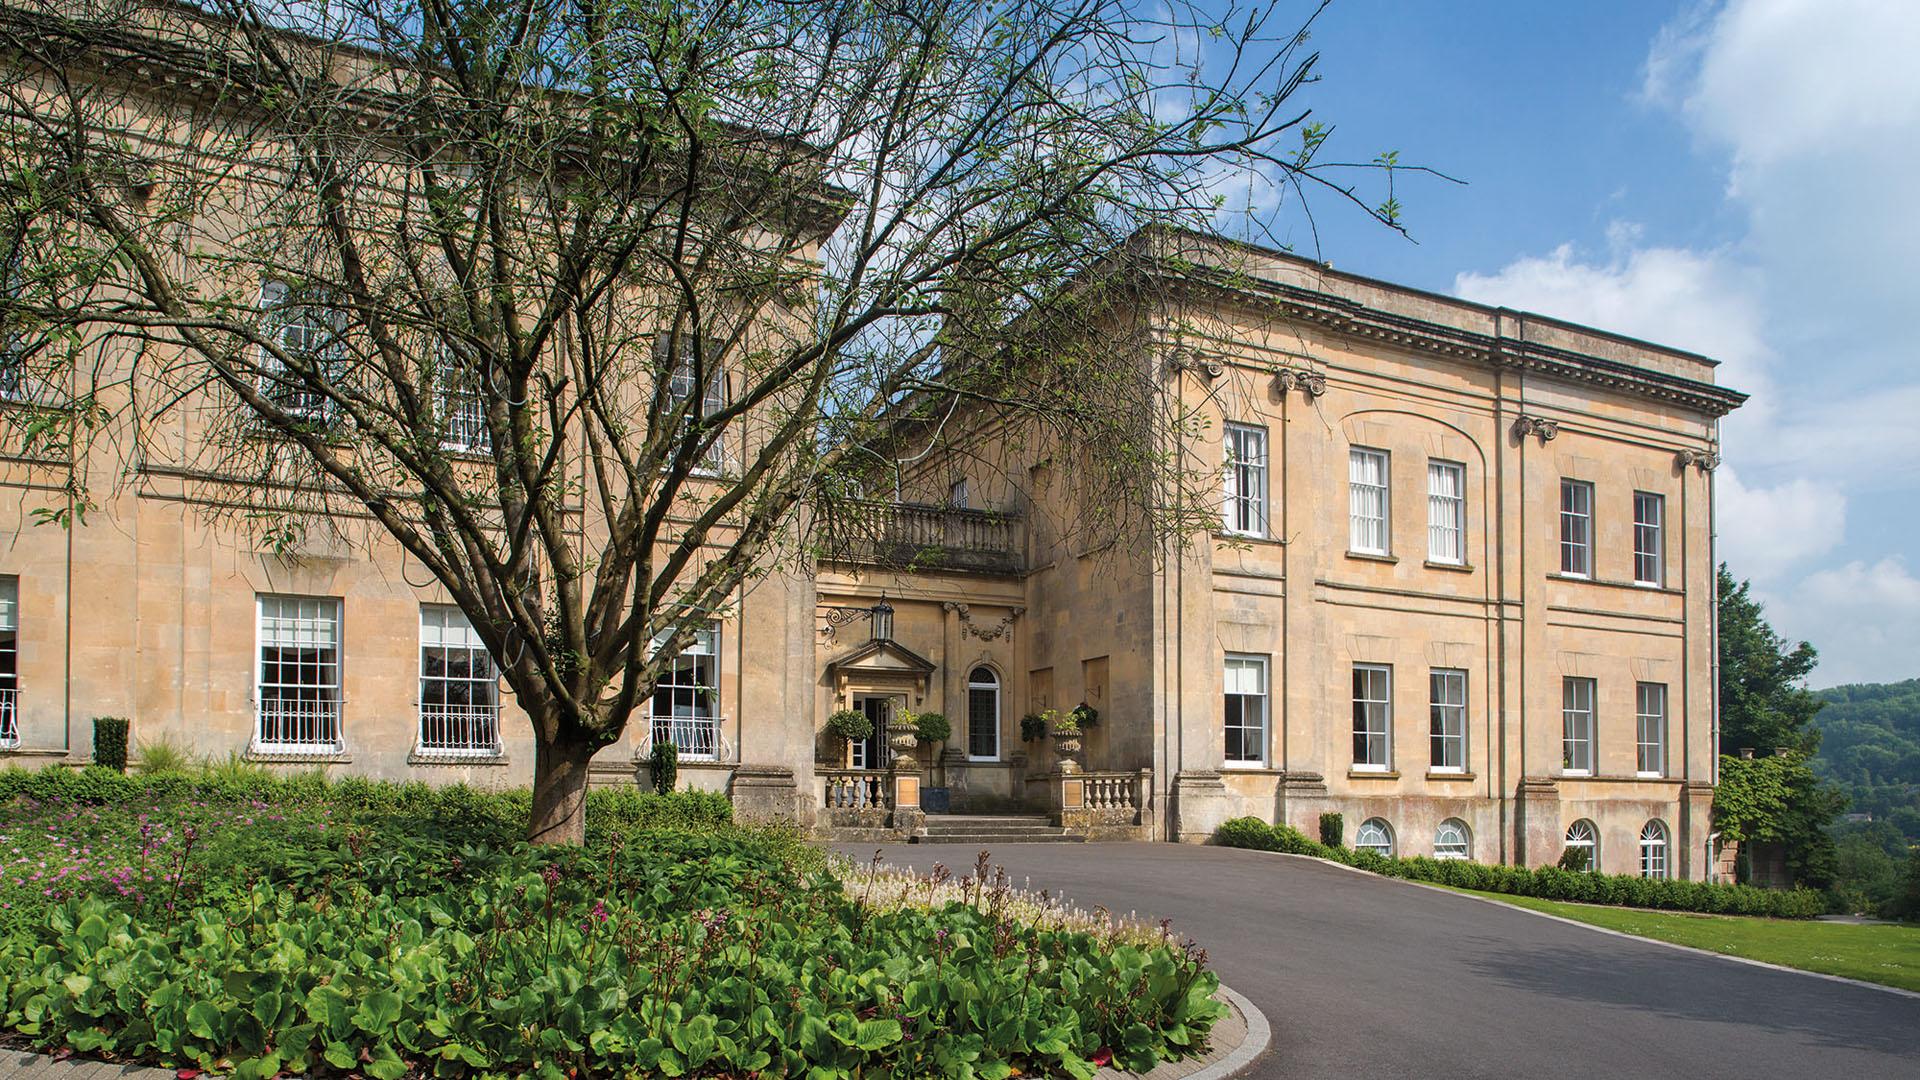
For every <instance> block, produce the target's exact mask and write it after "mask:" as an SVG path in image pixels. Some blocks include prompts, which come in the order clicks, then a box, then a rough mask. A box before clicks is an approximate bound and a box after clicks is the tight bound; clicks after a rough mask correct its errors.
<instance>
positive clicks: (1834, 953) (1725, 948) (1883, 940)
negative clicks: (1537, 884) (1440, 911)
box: [1443, 886, 1920, 991]
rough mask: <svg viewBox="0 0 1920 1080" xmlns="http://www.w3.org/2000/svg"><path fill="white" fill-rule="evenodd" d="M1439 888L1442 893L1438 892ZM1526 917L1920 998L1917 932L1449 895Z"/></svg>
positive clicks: (1893, 927)
mask: <svg viewBox="0 0 1920 1080" xmlns="http://www.w3.org/2000/svg"><path fill="white" fill-rule="evenodd" d="M1443 887H1444V886H1443ZM1454 891H1455V892H1463V893H1467V894H1468V895H1470V896H1483V897H1486V898H1487V899H1489V900H1498V901H1500V902H1501V903H1503V904H1512V905H1514V906H1515V907H1523V908H1527V909H1529V910H1532V911H1544V912H1546V913H1547V914H1549V915H1558V916H1560V917H1562V918H1566V919H1572V920H1574V921H1576V922H1583V923H1589V924H1591V925H1593V926H1600V927H1605V928H1606V929H1608V930H1618V931H1620V932H1621V933H1623V934H1633V935H1635V936H1637V937H1645V938H1653V939H1654V940H1656V941H1667V942H1672V943H1673V944H1675V945H1689V946H1692V947H1693V948H1696V949H1705V950H1707V951H1708V952H1716V953H1722V954H1724V955H1727V956H1740V957H1745V958H1747V959H1749V960H1762V961H1765V962H1767V963H1769V964H1779V965H1781V966H1783V967H1791V968H1799V969H1800V970H1802V971H1817V972H1820V973H1822V974H1825V975H1840V976H1844V977H1845V978H1849V979H1861V980H1863V981H1866V982H1876V983H1881V984H1883V985H1886V986H1897V987H1899V988H1901V989H1903V990H1914V991H1920V926H1899V925H1881V924H1875V925H1867V926H1861V925H1854V924H1850V923H1832V922H1817V921H1813V920H1805V919H1756V918H1749V917H1743V916H1738V915H1692V914H1686V913H1683V912H1672V911H1644V910H1642V909H1639V908H1619V907H1601V906H1598V905H1595V904H1568V903H1563V902H1561V901H1558V900H1539V899H1535V898H1533V897H1530V896H1508V895H1505V894H1503V893H1490V892H1476V891H1474V890H1472V889H1455V890H1454Z"/></svg>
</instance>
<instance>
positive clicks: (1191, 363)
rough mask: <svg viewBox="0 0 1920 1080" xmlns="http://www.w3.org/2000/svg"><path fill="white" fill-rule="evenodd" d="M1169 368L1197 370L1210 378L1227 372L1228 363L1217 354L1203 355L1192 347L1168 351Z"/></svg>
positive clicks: (1215, 377)
mask: <svg viewBox="0 0 1920 1080" xmlns="http://www.w3.org/2000/svg"><path fill="white" fill-rule="evenodd" d="M1167 370H1169V371H1197V372H1199V373H1200V374H1202V375H1205V376H1206V377H1207V378H1209V379H1217V378H1219V377H1220V376H1221V375H1223V374H1225V373H1226V370H1227V365H1225V364H1223V363H1221V362H1220V358H1219V357H1217V356H1203V355H1201V354H1200V353H1197V352H1194V351H1193V350H1192V349H1174V350H1172V351H1171V352H1169V353H1167Z"/></svg>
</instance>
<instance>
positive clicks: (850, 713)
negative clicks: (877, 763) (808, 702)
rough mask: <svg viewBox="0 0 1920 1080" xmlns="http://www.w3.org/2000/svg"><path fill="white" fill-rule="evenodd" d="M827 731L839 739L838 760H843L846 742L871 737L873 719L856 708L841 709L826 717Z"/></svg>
mask: <svg viewBox="0 0 1920 1080" xmlns="http://www.w3.org/2000/svg"><path fill="white" fill-rule="evenodd" d="M827 733H828V734H830V735H832V736H833V737H834V738H835V739H837V740H839V748H840V760H841V761H845V760H846V759H847V746H848V744H850V743H856V742H859V741H860V740H862V739H870V738H872V737H873V721H872V720H871V719H869V718H868V716H867V714H866V713H863V712H861V711H860V710H858V709H841V710H840V711H839V712H837V713H834V714H833V715H832V716H829V717H827ZM869 764H871V762H869Z"/></svg>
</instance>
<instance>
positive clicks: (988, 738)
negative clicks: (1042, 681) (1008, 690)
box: [967, 666, 1000, 761]
mask: <svg viewBox="0 0 1920 1080" xmlns="http://www.w3.org/2000/svg"><path fill="white" fill-rule="evenodd" d="M999 758H1000V677H999V676H998V675H995V674H994V673H993V669H992V668H990V667H986V666H981V667H977V668H974V669H973V672H972V674H970V675H968V676H967V759H968V760H970V761H997V760H999Z"/></svg>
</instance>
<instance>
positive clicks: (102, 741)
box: [93, 716, 133, 773]
mask: <svg viewBox="0 0 1920 1080" xmlns="http://www.w3.org/2000/svg"><path fill="white" fill-rule="evenodd" d="M132 726H133V725H132V723H131V722H129V721H128V720H126V719H124V718H123V717H118V716H96V717H94V718H93V763H94V764H95V765H98V766H100V767H101V768H103V769H112V770H113V771H114V772H117V773H123V772H126V771H127V731H128V729H130V728H131V727H132Z"/></svg>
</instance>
